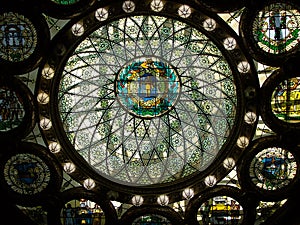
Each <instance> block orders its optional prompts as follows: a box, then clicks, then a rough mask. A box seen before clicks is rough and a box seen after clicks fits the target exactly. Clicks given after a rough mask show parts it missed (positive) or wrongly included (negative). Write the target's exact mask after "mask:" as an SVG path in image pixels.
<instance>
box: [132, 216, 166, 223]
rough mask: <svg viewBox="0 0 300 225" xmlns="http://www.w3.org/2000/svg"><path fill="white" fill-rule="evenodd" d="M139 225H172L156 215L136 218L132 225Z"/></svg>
mask: <svg viewBox="0 0 300 225" xmlns="http://www.w3.org/2000/svg"><path fill="white" fill-rule="evenodd" d="M140 224H165V225H172V223H171V222H170V221H169V220H168V219H167V218H166V217H164V216H161V215H157V214H146V215H143V216H140V217H138V218H136V219H135V220H134V221H133V223H132V225H140Z"/></svg>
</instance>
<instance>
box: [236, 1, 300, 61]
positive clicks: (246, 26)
mask: <svg viewBox="0 0 300 225" xmlns="http://www.w3.org/2000/svg"><path fill="white" fill-rule="evenodd" d="M271 3H284V4H290V5H292V6H294V7H295V8H296V9H298V10H299V11H300V5H299V3H297V2H296V1H294V0H268V1H259V2H257V1H253V0H250V1H249V2H248V3H247V4H246V6H247V7H246V8H245V9H244V11H243V13H242V15H241V19H240V21H241V22H240V26H239V30H240V34H241V36H242V37H243V41H244V44H245V46H246V47H247V49H248V51H249V53H250V54H251V56H252V57H253V58H254V59H255V60H256V61H258V62H261V63H264V64H267V65H270V66H281V65H282V64H283V62H284V61H285V60H286V58H287V57H289V56H291V55H293V54H294V53H296V52H297V51H298V49H299V43H298V44H297V46H296V47H294V48H292V49H291V50H289V51H287V52H284V53H281V54H271V53H267V52H265V51H263V50H262V49H261V48H260V47H259V46H258V42H257V40H255V38H254V37H253V33H252V32H253V30H252V26H253V22H254V19H255V17H256V16H257V15H258V13H259V12H260V11H261V10H262V9H263V8H264V7H266V6H268V5H269V4H271Z"/></svg>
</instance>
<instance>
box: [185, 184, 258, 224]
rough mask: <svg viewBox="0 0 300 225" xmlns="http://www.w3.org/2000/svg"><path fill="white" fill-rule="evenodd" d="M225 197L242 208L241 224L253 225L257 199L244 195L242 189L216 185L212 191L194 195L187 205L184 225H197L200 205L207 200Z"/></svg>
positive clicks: (250, 194)
mask: <svg viewBox="0 0 300 225" xmlns="http://www.w3.org/2000/svg"><path fill="white" fill-rule="evenodd" d="M217 196H227V197H231V198H233V199H234V200H236V201H237V202H238V203H239V204H240V205H241V206H242V208H243V220H242V223H241V224H254V221H255V217H256V206H257V203H258V202H257V199H256V198H253V194H252V193H245V192H244V191H243V190H242V189H239V188H236V187H233V186H226V185H218V186H217V187H215V188H213V189H207V190H205V191H204V192H202V193H201V194H200V195H195V196H194V197H193V198H192V199H191V200H190V201H189V203H188V205H187V207H186V210H185V216H184V217H185V218H186V221H185V223H186V224H189V225H199V222H198V221H197V215H198V211H199V209H200V207H201V205H202V204H203V203H204V202H206V201H207V200H209V199H211V198H213V197H217Z"/></svg>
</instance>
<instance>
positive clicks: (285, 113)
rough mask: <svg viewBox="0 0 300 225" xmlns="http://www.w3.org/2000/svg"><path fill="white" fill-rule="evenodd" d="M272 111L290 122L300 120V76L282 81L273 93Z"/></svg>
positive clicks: (279, 117)
mask: <svg viewBox="0 0 300 225" xmlns="http://www.w3.org/2000/svg"><path fill="white" fill-rule="evenodd" d="M271 105H272V112H273V113H274V115H275V116H276V117H277V118H278V119H280V120H283V121H285V122H288V123H299V122H300V78H299V77H293V78H291V79H287V80H285V81H283V82H281V83H280V84H279V85H278V86H277V87H276V89H275V90H274V91H273V94H272V100H271Z"/></svg>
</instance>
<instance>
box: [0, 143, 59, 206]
mask: <svg viewBox="0 0 300 225" xmlns="http://www.w3.org/2000/svg"><path fill="white" fill-rule="evenodd" d="M8 146H9V147H8ZM8 146H7V147H6V148H4V149H3V150H4V151H5V152H6V154H5V155H1V157H0V162H1V163H0V170H1V171H4V167H5V164H6V162H7V161H8V160H9V159H10V158H11V157H13V156H15V155H18V154H32V155H35V156H37V157H38V158H40V159H41V160H42V161H43V163H45V164H46V165H47V167H48V168H49V171H50V181H49V183H48V185H47V187H45V189H43V190H41V191H40V192H38V193H35V194H30V195H29V194H28V195H27V194H21V193H17V192H15V191H14V190H12V189H11V188H10V186H9V185H8V184H7V182H6V180H5V178H4V176H2V177H1V179H0V183H1V189H2V190H3V191H4V192H3V193H6V194H7V196H5V198H7V197H8V196H9V199H10V200H11V201H12V202H13V203H14V204H17V205H22V206H37V205H43V204H44V203H46V202H48V197H49V196H51V195H57V194H58V193H59V190H60V188H61V184H62V179H63V178H62V170H61V168H60V166H59V163H58V162H57V160H56V159H55V158H54V157H53V156H51V155H49V153H48V149H47V148H45V147H44V146H42V145H39V144H36V143H31V142H21V141H18V142H15V143H13V142H12V143H10V144H9V145H8Z"/></svg>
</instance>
